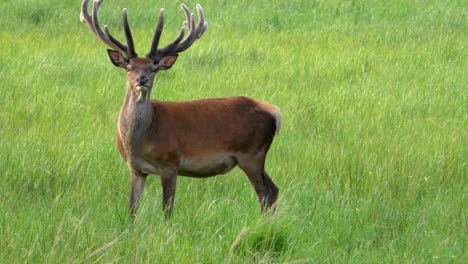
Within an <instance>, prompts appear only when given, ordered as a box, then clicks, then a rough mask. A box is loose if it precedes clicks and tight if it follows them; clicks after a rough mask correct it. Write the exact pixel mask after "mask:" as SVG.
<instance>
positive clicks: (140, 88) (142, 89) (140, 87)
mask: <svg viewBox="0 0 468 264" xmlns="http://www.w3.org/2000/svg"><path fill="white" fill-rule="evenodd" d="M136 90H137V91H138V92H140V93H148V90H149V87H147V86H144V85H138V86H137V87H136Z"/></svg>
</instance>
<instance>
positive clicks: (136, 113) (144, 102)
mask: <svg viewBox="0 0 468 264" xmlns="http://www.w3.org/2000/svg"><path fill="white" fill-rule="evenodd" d="M150 92H151V90H148V91H147V92H146V91H135V90H133V89H131V88H130V85H127V94H126V96H125V100H124V104H123V106H122V108H121V110H120V115H119V134H120V137H121V139H122V141H123V143H124V146H125V149H126V152H127V153H128V154H130V156H133V155H132V154H136V153H138V150H139V148H140V146H141V144H142V142H143V136H144V134H145V131H146V130H147V129H148V127H149V126H150V124H151V119H152V115H153V109H152V108H151V100H150V97H151V96H150Z"/></svg>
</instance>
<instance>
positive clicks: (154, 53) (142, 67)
mask: <svg viewBox="0 0 468 264" xmlns="http://www.w3.org/2000/svg"><path fill="white" fill-rule="evenodd" d="M103 1H104V0H95V1H94V3H93V8H92V14H91V15H90V14H89V13H88V3H89V0H83V3H82V5H81V21H82V22H85V23H86V24H88V26H89V28H90V29H91V31H92V32H93V33H94V34H95V35H96V36H97V37H98V38H99V39H100V40H101V41H103V42H104V43H105V44H107V45H108V46H109V47H110V48H111V49H108V50H107V52H108V54H109V58H110V60H111V62H112V63H113V64H114V65H115V66H117V67H120V68H123V69H124V70H125V71H126V73H127V86H128V88H129V89H131V91H132V92H133V93H135V94H137V95H138V96H139V98H142V97H146V96H148V95H149V94H150V93H151V89H152V87H153V81H154V77H155V75H156V73H157V72H159V71H164V70H168V69H170V68H171V67H172V65H174V63H175V62H176V60H177V57H178V54H179V53H180V52H183V51H185V50H186V49H188V48H189V47H190V46H192V44H193V43H194V42H195V41H196V40H197V39H199V38H200V37H201V36H202V35H203V34H204V33H205V31H206V29H207V27H208V23H207V22H206V20H205V14H204V12H203V9H202V7H201V6H200V5H197V10H198V16H199V18H200V19H199V22H198V23H196V22H195V15H194V14H193V13H191V12H190V10H189V9H188V7H187V6H186V5H184V4H182V5H181V7H182V10H183V11H184V13H185V18H186V20H185V21H184V23H183V24H184V26H185V27H187V28H188V30H189V33H188V35H187V37H186V38H185V39H184V35H185V27H184V26H183V27H182V29H181V30H180V34H179V36H178V37H177V38H176V39H175V40H174V41H173V42H171V43H170V44H168V45H167V46H165V47H162V48H158V45H159V40H160V38H161V34H162V31H163V27H164V17H165V12H164V9H161V11H160V14H159V21H158V24H157V27H156V32H155V33H154V37H153V42H152V44H151V49H150V52H149V53H148V54H146V56H145V57H138V54H137V53H136V51H135V46H134V43H133V37H132V33H131V30H130V26H129V24H128V15H127V9H124V10H123V27H124V32H125V38H126V42H127V45H125V44H123V43H122V42H120V41H119V40H117V39H116V38H115V37H114V36H113V35H112V34H111V33H110V31H109V28H108V27H107V25H104V30H103V29H102V28H101V26H100V24H99V18H98V11H99V7H100V6H101V5H102V3H103Z"/></svg>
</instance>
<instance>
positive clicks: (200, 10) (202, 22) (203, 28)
mask: <svg viewBox="0 0 468 264" xmlns="http://www.w3.org/2000/svg"><path fill="white" fill-rule="evenodd" d="M197 11H198V17H200V22H198V26H197V29H198V34H197V39H199V38H201V36H203V34H204V33H205V31H206V29H207V28H208V22H206V20H205V12H204V11H203V8H202V6H201V5H200V4H197Z"/></svg>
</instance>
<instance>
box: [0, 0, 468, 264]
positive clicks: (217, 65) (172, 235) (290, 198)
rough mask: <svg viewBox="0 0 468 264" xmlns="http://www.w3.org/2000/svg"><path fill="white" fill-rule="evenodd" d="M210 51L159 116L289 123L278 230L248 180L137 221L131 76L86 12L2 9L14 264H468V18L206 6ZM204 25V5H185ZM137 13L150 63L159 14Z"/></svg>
mask: <svg viewBox="0 0 468 264" xmlns="http://www.w3.org/2000/svg"><path fill="white" fill-rule="evenodd" d="M200 3H201V4H202V5H203V7H204V9H205V12H206V14H207V19H208V21H209V23H210V25H209V29H208V31H207V34H206V35H205V36H204V37H203V38H202V39H200V40H198V42H197V43H196V44H195V45H194V46H193V47H192V48H191V49H190V50H188V51H186V52H184V53H183V54H182V55H181V57H180V58H179V60H178V61H177V63H176V65H175V66H174V67H173V68H172V69H171V70H170V71H168V72H164V73H161V74H160V75H159V76H158V77H157V78H158V81H157V83H156V88H155V91H154V94H153V97H155V98H158V99H163V100H190V99H196V98H205V97H221V96H231V95H247V96H252V97H256V98H259V99H262V100H265V101H268V102H271V103H273V104H275V105H278V106H279V107H280V108H281V110H282V112H283V118H284V126H283V129H282V131H281V134H280V135H279V136H278V137H277V138H276V139H275V142H274V144H273V146H272V149H271V151H270V155H269V159H268V161H267V167H268V172H269V174H270V175H271V176H272V178H273V179H274V180H275V182H276V183H277V185H278V186H279V187H280V202H279V207H278V210H277V213H276V214H275V215H273V216H271V215H264V216H262V215H261V214H260V212H259V208H258V204H257V201H256V197H255V194H254V191H253V188H252V187H251V186H250V184H249V182H248V180H247V177H245V176H244V175H243V174H242V172H241V171H240V170H237V169H236V170H235V171H233V172H231V173H230V174H228V175H225V176H220V177H215V178H210V179H204V180H197V179H191V178H183V177H181V178H179V180H178V191H177V202H176V207H175V211H174V215H173V218H172V219H171V220H170V221H168V222H165V221H164V220H163V216H162V212H161V190H160V184H159V179H158V178H157V177H151V178H150V179H149V180H148V182H147V188H146V190H145V193H144V197H143V204H142V206H141V210H140V211H139V213H138V216H137V218H136V219H135V221H133V222H132V221H130V220H129V219H128V217H127V213H128V210H127V201H128V194H129V188H130V179H129V174H128V171H127V168H126V166H125V164H124V162H123V161H122V159H121V158H120V156H119V154H118V152H117V149H116V147H115V133H116V123H117V113H118V111H119V108H120V105H121V103H122V101H123V97H124V93H125V74H124V73H123V72H122V71H121V70H119V69H117V68H115V67H114V66H113V65H112V64H111V63H110V61H109V60H108V58H107V54H106V51H105V49H106V47H105V46H104V45H103V44H101V43H100V42H99V41H97V40H96V38H95V37H94V36H93V35H92V34H91V32H90V31H89V29H88V28H87V27H86V26H85V25H84V24H81V23H80V22H79V9H80V1H79V0H76V1H71V0H67V1H58V0H51V1H39V0H21V1H12V0H9V1H7V0H4V1H2V2H1V3H0V8H1V10H3V13H2V17H1V18H0V27H1V31H0V40H1V48H0V55H1V56H0V85H1V86H0V89H1V90H0V91H1V96H0V171H1V182H0V200H1V202H0V248H1V251H0V263H24V262H30V263H64V262H67V263H68V262H78V263H80V262H84V263H94V262H100V263H110V262H118V263H252V262H258V263H288V262H294V263H350V262H351V263H382V262H384V263H409V262H410V263H466V261H467V260H468V254H467V252H468V250H467V245H466V244H467V236H468V234H467V233H468V219H467V212H468V204H467V195H466V194H467V193H468V192H467V191H468V188H467V184H466V179H467V160H468V159H467V157H468V156H467V155H468V153H467V149H468V148H467V146H468V139H467V131H468V130H467V128H468V100H467V96H468V90H467V87H468V78H467V76H468V75H467V73H468V72H467V69H468V60H467V59H468V56H467V55H468V52H467V51H468V30H467V28H468V20H467V14H468V7H467V6H466V3H465V2H464V1H461V0H460V1H456V0H453V1H416V0H415V1H406V0H400V1H398V0H397V1H387V2H383V1H372V0H370V1H338V0H330V1H320V0H316V1H312V0H293V1H271V0H270V1H267V0H259V1H244V0H241V1H214V0H206V1H201V2H200ZM186 4H187V5H188V6H189V7H191V8H194V6H195V4H196V1H186ZM178 5H179V3H178V2H174V1H168V0H162V1H122V0H119V1H106V3H104V5H103V6H102V10H101V13H100V14H101V16H102V19H101V21H102V23H107V24H108V25H109V26H110V28H111V30H112V32H114V34H116V35H118V36H119V38H122V37H123V34H122V26H121V24H120V21H121V10H122V8H123V7H128V8H129V17H130V23H131V24H132V28H133V30H134V32H135V33H134V35H135V38H136V46H137V51H138V52H139V53H140V54H146V52H147V51H148V48H149V45H150V41H151V38H152V34H153V30H154V27H155V24H156V20H157V14H158V12H159V8H161V7H165V8H166V11H167V16H166V17H167V26H166V31H165V33H164V35H163V42H165V43H167V42H168V41H170V40H171V39H172V38H174V37H175V36H176V35H177V33H178V30H179V26H180V23H181V21H182V19H183V14H182V12H181V11H180V9H179V8H178Z"/></svg>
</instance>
